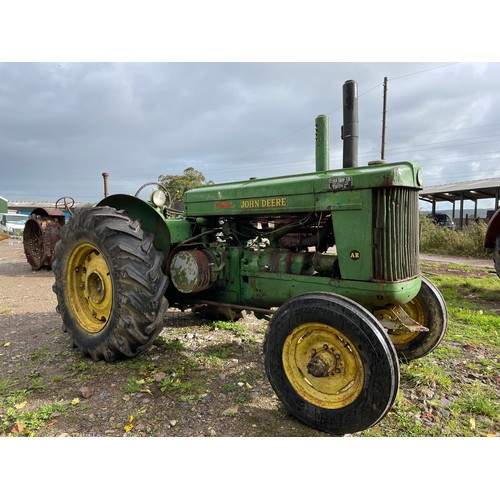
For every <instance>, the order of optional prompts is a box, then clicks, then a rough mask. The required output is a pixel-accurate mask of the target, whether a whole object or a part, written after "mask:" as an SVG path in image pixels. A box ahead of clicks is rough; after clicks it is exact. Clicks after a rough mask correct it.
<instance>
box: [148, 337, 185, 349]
mask: <svg viewBox="0 0 500 500" xmlns="http://www.w3.org/2000/svg"><path fill="white" fill-rule="evenodd" d="M153 344H154V345H156V346H159V347H163V348H164V349H166V350H167V351H182V349H184V344H183V343H182V342H181V341H180V340H178V339H173V340H167V339H166V338H164V337H157V338H156V339H155V340H154V342H153Z"/></svg>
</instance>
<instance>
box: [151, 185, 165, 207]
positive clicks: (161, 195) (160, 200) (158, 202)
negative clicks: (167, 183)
mask: <svg viewBox="0 0 500 500" xmlns="http://www.w3.org/2000/svg"><path fill="white" fill-rule="evenodd" d="M151 201H152V202H153V205H155V206H157V207H162V206H163V205H165V202H166V201H167V195H166V194H165V192H164V191H162V190H161V189H157V190H156V191H153V194H152V195H151Z"/></svg>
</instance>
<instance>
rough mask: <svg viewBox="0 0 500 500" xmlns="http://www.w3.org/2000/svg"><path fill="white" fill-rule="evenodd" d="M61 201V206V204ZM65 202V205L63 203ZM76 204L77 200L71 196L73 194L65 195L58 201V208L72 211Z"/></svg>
mask: <svg viewBox="0 0 500 500" xmlns="http://www.w3.org/2000/svg"><path fill="white" fill-rule="evenodd" d="M59 202H62V203H61V206H60V205H59ZM63 203H64V205H63ZM74 206H75V200H74V199H73V198H71V196H63V197H62V198H59V199H58V200H57V201H56V208H58V209H59V210H61V211H62V209H63V208H64V209H66V210H67V211H68V212H71V209H72V208H73V207H74Z"/></svg>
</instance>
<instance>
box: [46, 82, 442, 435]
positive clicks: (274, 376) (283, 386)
mask: <svg viewBox="0 0 500 500" xmlns="http://www.w3.org/2000/svg"><path fill="white" fill-rule="evenodd" d="M343 100H344V125H343V126H342V139H343V148H344V157H343V168H341V169H337V170H330V168H329V144H328V137H329V127H328V120H327V117H326V116H324V115H320V116H318V117H317V118H316V123H315V124H316V165H315V170H314V171H312V172H308V173H304V174H299V175H290V176H286V177H274V178H267V179H255V178H252V179H249V180H244V181H239V182H230V183H224V184H213V185H206V186H203V187H199V188H196V189H192V190H190V191H187V192H186V193H185V195H184V207H183V210H182V211H181V210H178V209H174V208H173V207H172V206H171V203H170V200H169V194H168V192H167V191H166V190H165V188H164V187H163V186H162V185H158V189H156V190H155V191H154V192H153V193H152V195H151V197H150V200H149V201H144V200H142V199H140V198H139V197H138V194H139V192H138V193H136V196H129V195H120V194H116V195H111V196H107V197H106V198H104V199H103V200H102V201H100V202H99V203H97V205H95V206H89V207H86V208H83V209H81V210H80V211H79V212H78V213H76V214H75V215H74V216H73V217H72V218H71V219H70V220H69V222H68V223H67V224H66V225H65V226H64V227H63V228H62V231H61V239H60V241H59V242H58V246H57V248H56V256H57V258H56V260H55V262H54V264H53V269H54V273H55V284H54V291H55V293H56V294H57V300H58V311H59V313H60V314H61V316H62V321H63V325H64V328H65V330H67V332H68V333H69V335H70V337H71V339H72V342H73V344H74V345H76V346H77V347H78V348H79V349H80V351H81V352H82V353H83V354H85V355H88V356H91V357H92V358H93V359H94V360H100V359H105V360H107V361H114V360H115V359H118V358H120V357H132V356H135V355H137V354H138V353H140V352H142V351H144V350H145V349H146V348H147V347H148V346H149V345H150V344H151V343H152V342H153V341H154V339H155V338H156V337H157V336H158V335H159V333H160V332H161V331H162V329H163V326H164V316H165V315H166V311H167V308H168V307H169V306H170V307H175V308H179V309H181V310H186V309H192V310H196V311H199V312H200V313H202V314H205V315H206V316H208V317H214V316H216V315H217V316H221V315H223V316H225V317H226V318H233V319H234V318H235V317H237V316H238V314H241V313H242V311H254V313H255V314H256V315H257V316H261V317H265V316H268V317H269V318H270V320H269V324H268V330H267V333H266V337H265V341H264V362H265V369H266V374H267V376H268V378H269V381H270V384H271V385H272V387H273V389H274V390H275V392H276V394H277V396H278V397H279V399H280V400H281V402H282V403H283V405H284V406H285V407H286V409H287V410H288V411H289V412H290V413H291V414H292V415H293V416H295V417H296V418H297V419H299V420H301V421H302V422H304V423H305V424H307V425H309V426H311V427H313V428H315V429H318V430H322V431H324V432H327V433H330V434H332V435H344V434H347V433H354V432H358V431H361V430H364V429H367V428H369V427H371V426H373V425H374V424H376V423H377V422H378V421H379V420H380V419H382V418H383V417H384V416H385V415H386V414H387V412H388V411H389V410H390V409H391V407H392V405H393V403H394V400H395V398H396V394H397V391H398V389H399V362H400V361H404V362H406V361H409V360H412V359H415V358H419V357H421V356H425V355H426V354H428V353H429V352H431V351H432V350H433V349H434V348H435V347H436V346H437V345H438V344H439V342H440V341H441V339H442V338H443V336H444V334H445V332H446V329H447V310H446V305H445V302H444V300H443V298H442V296H441V294H440V293H439V291H438V290H437V288H436V287H435V286H433V285H432V284H431V283H430V282H429V281H428V280H427V279H426V278H424V277H423V276H422V275H421V273H420V269H419V250H418V249H419V242H418V235H419V208H418V203H419V197H418V192H419V190H420V189H422V172H421V170H420V168H419V167H418V166H417V165H415V164H412V163H409V162H401V163H384V162H380V161H377V162H373V163H372V164H369V165H367V166H363V167H358V166H357V146H358V122H357V85H356V82H354V81H352V80H349V81H347V82H345V84H344V86H343ZM167 318H168V315H167Z"/></svg>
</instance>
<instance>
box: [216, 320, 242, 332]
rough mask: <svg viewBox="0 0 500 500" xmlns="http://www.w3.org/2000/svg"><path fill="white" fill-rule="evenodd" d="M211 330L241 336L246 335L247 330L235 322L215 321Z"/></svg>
mask: <svg viewBox="0 0 500 500" xmlns="http://www.w3.org/2000/svg"><path fill="white" fill-rule="evenodd" d="M210 329H211V330H227V331H230V332H234V333H237V334H239V335H244V334H245V332H246V330H245V327H244V326H241V325H240V324H239V323H235V322H233V321H214V322H213V323H212V324H211V326H210Z"/></svg>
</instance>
